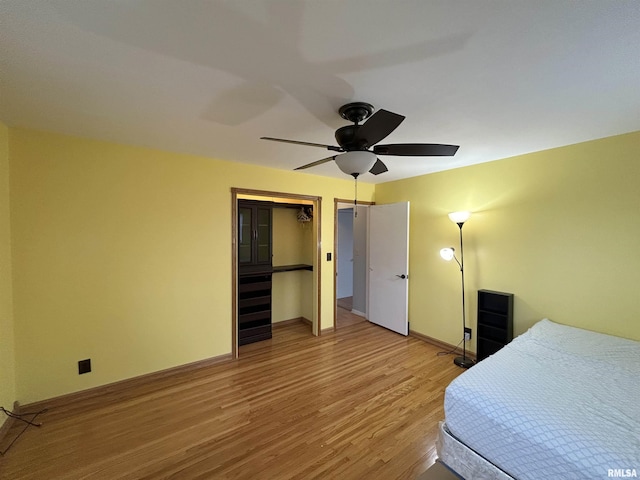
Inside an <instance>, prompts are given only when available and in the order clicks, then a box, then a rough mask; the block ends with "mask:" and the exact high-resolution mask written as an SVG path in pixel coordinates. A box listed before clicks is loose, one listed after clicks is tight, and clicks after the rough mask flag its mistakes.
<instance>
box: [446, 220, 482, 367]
mask: <svg viewBox="0 0 640 480" xmlns="http://www.w3.org/2000/svg"><path fill="white" fill-rule="evenodd" d="M470 215H471V214H470V213H469V212H453V213H450V214H449V218H450V219H451V221H452V222H453V223H455V224H457V225H458V227H460V260H458V259H457V257H456V255H455V248H453V247H450V248H443V249H442V250H440V256H441V257H442V258H444V259H445V260H448V261H450V260H455V261H456V262H457V263H458V265H459V266H460V274H461V277H462V335H463V337H462V356H461V357H456V358H454V359H453V363H455V364H456V365H458V366H459V367H462V368H469V367H471V366H473V365H474V364H475V362H474V361H473V360H472V359H470V358H467V336H466V328H467V306H466V304H465V299H464V249H463V246H462V226H463V225H464V222H466V221H467V220H468V219H469V216H470Z"/></svg>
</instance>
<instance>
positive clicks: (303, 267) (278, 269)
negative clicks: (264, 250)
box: [273, 263, 313, 273]
mask: <svg viewBox="0 0 640 480" xmlns="http://www.w3.org/2000/svg"><path fill="white" fill-rule="evenodd" d="M296 270H309V271H310V272H311V271H313V265H307V264H306V263H297V264H295V265H279V266H277V267H273V273H279V272H295V271H296Z"/></svg>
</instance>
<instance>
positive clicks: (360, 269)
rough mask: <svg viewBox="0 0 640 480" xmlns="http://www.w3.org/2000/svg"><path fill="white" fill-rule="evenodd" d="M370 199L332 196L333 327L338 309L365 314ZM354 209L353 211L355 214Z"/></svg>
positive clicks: (366, 303)
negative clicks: (355, 199) (361, 200)
mask: <svg viewBox="0 0 640 480" xmlns="http://www.w3.org/2000/svg"><path fill="white" fill-rule="evenodd" d="M369 205H373V203H371V202H363V203H360V202H358V205H357V207H355V206H354V204H353V201H352V200H342V199H335V200H334V222H335V223H334V225H335V236H334V238H335V243H334V249H333V251H334V252H335V257H336V258H335V261H334V263H333V265H334V279H335V281H334V316H333V318H334V320H333V324H334V328H337V327H339V322H338V313H339V310H338V309H342V310H341V311H345V310H346V311H348V312H350V313H353V314H355V315H358V316H360V317H363V318H367V317H368V313H367V312H368V303H369V301H368V290H369V288H368V218H369V209H368V207H369ZM356 213H357V215H356Z"/></svg>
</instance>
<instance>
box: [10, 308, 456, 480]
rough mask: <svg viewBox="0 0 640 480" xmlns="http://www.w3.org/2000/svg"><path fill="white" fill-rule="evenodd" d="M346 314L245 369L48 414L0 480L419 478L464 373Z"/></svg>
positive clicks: (301, 328) (272, 348)
mask: <svg viewBox="0 0 640 480" xmlns="http://www.w3.org/2000/svg"><path fill="white" fill-rule="evenodd" d="M345 315H348V316H350V315H351V314H350V313H348V312H344V311H343V312H341V315H339V322H338V328H337V329H336V331H335V332H330V333H323V335H322V336H321V337H313V336H312V335H310V332H309V326H308V325H305V324H303V323H299V324H292V325H288V326H286V327H281V328H276V329H274V338H273V339H272V340H268V341H264V342H260V343H256V344H252V345H246V346H244V347H242V348H241V349H240V359H239V360H234V361H231V362H229V363H224V364H218V365H212V366H207V367H203V368H199V369H197V370H194V371H191V372H189V373H186V374H184V373H183V374H180V375H168V376H167V377H164V378H163V379H161V380H155V381H153V382H145V383H141V384H140V385H138V386H136V387H133V388H128V389H126V390H124V389H122V388H120V389H118V388H114V389H113V391H109V393H107V394H105V395H102V396H100V397H99V398H91V397H89V398H88V399H87V400H85V401H82V402H75V403H73V404H69V405H56V404H55V402H54V403H53V404H52V405H51V408H50V409H49V411H48V412H46V413H44V414H42V415H41V416H40V417H38V421H41V422H42V423H43V426H42V427H40V428H34V427H29V429H27V431H26V432H25V433H24V435H22V437H20V438H19V439H18V441H16V443H15V444H14V445H13V446H12V447H11V449H10V450H9V452H8V453H7V454H6V455H5V456H4V457H1V458H0V478H3V479H9V478H10V479H48V480H50V479H92V480H93V479H109V480H112V479H160V478H162V479H164V478H175V479H196V478H197V479H269V480H275V479H289V478H296V479H313V478H319V479H320V478H321V479H327V478H331V479H365V478H366V479H385V480H391V479H411V478H416V477H417V476H418V475H420V474H421V473H422V472H424V471H425V470H426V469H427V468H428V467H429V466H430V465H431V464H432V463H433V462H434V460H435V440H436V432H437V425H438V421H440V420H441V419H442V418H443V392H444V388H445V387H446V385H447V384H448V383H449V382H450V381H451V380H452V379H453V378H455V377H456V376H457V375H458V374H460V373H461V371H462V370H460V369H459V368H457V367H456V366H454V365H453V363H452V360H451V357H438V356H437V352H438V351H439V350H440V349H439V348H437V347H434V346H431V345H429V344H427V343H424V342H422V341H421V340H418V339H416V338H412V337H403V336H401V335H397V334H395V333H393V332H390V331H388V330H385V329H383V328H381V327H377V326H374V325H372V324H370V323H369V322H367V321H365V320H364V319H362V318H361V317H357V318H352V317H348V318H347V317H345ZM354 317H355V316H354ZM340 318H342V319H343V321H342V322H341V321H340ZM21 428H22V427H21V426H18V425H14V427H13V429H12V431H10V432H9V435H8V436H7V437H6V438H5V440H4V441H3V442H2V445H0V450H4V448H6V446H7V444H8V443H9V441H10V440H11V438H12V437H13V436H14V435H15V434H17V433H18V432H19V430H20V429H21Z"/></svg>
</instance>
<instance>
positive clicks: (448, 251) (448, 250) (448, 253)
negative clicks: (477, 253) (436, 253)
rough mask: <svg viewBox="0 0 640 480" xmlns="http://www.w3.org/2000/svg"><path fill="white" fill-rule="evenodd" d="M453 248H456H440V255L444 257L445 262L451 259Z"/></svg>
mask: <svg viewBox="0 0 640 480" xmlns="http://www.w3.org/2000/svg"><path fill="white" fill-rule="evenodd" d="M455 250H456V249H455V248H453V247H449V248H443V249H442V250H440V256H441V257H442V258H444V259H445V260H446V261H447V262H449V261H451V260H453V255H454V252H455Z"/></svg>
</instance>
